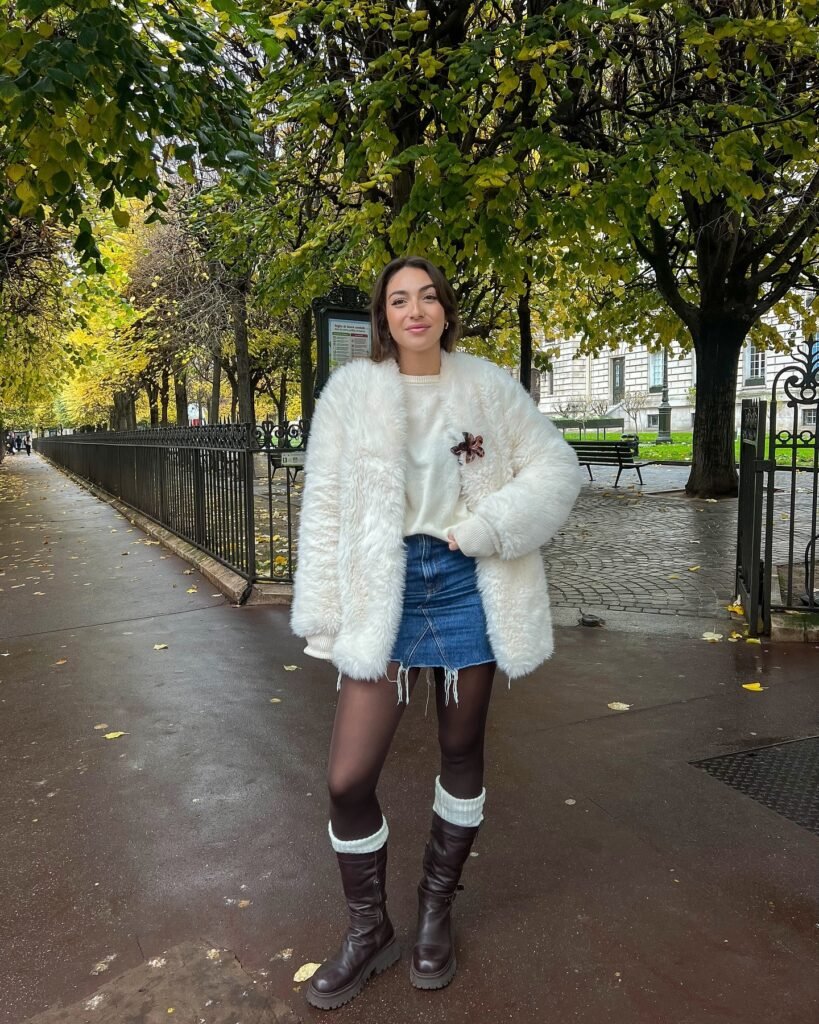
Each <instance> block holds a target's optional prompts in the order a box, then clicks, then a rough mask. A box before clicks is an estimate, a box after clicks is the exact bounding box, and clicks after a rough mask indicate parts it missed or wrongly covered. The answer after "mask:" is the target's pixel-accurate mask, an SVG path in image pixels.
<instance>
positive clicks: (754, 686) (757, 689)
mask: <svg viewBox="0 0 819 1024" xmlns="http://www.w3.org/2000/svg"><path fill="white" fill-rule="evenodd" d="M742 689H743V690H752V691H753V692H754V693H762V691H763V690H767V689H768V687H767V686H763V685H762V683H743V684H742Z"/></svg>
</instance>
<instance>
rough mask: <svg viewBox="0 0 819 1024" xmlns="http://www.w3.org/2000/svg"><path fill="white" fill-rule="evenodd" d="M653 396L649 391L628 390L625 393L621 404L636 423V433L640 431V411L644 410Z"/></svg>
mask: <svg viewBox="0 0 819 1024" xmlns="http://www.w3.org/2000/svg"><path fill="white" fill-rule="evenodd" d="M650 398H651V396H650V395H649V393H648V391H627V392H626V393H625V394H624V395H623V400H622V401H621V403H620V404H621V405H622V406H623V409H624V410H625V413H626V415H627V416H628V418H629V419H630V420H631V422H632V423H633V424H634V433H635V434H639V433H640V413H642V412H643V411H644V409H645V408H646V406H647V405H648V403H649V400H650Z"/></svg>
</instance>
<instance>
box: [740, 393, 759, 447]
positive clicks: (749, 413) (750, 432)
mask: <svg viewBox="0 0 819 1024" xmlns="http://www.w3.org/2000/svg"><path fill="white" fill-rule="evenodd" d="M758 434H759V402H754V403H753V404H751V403H750V402H749V403H748V404H747V405H745V404H743V406H742V440H743V441H756V439H757V436H758Z"/></svg>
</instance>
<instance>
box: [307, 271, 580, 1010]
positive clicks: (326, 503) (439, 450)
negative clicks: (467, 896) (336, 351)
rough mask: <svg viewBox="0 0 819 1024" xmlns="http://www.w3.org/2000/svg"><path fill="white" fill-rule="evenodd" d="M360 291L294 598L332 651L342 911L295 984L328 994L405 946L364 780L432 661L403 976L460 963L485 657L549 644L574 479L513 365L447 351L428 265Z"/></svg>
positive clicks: (323, 437)
mask: <svg viewBox="0 0 819 1024" xmlns="http://www.w3.org/2000/svg"><path fill="white" fill-rule="evenodd" d="M371 311H372V312H371V315H372V329H373V344H372V357H371V359H360V360H356V361H354V362H352V363H348V364H347V365H346V366H343V367H342V368H340V369H339V370H337V371H336V372H335V373H334V374H333V376H332V377H331V379H330V381H329V382H328V384H327V386H326V388H325V389H324V391H323V393H322V395H321V398H320V400H319V402H318V403H317V408H316V413H315V417H314V419H313V423H312V427H311V431H310V441H309V445H308V452H307V460H306V466H305V484H304V492H303V499H302V500H303V504H302V512H301V527H300V541H299V566H298V571H297V573H296V581H295V593H294V598H293V608H292V627H293V631H294V632H295V633H296V634H297V635H299V636H303V637H305V638H306V639H307V647H306V648H305V652H306V653H307V654H310V655H313V656H315V657H317V658H324V659H327V660H330V661H332V662H333V663H334V664H335V665H336V667H337V668H338V670H339V675H338V690H339V697H338V705H337V709H336V716H335V723H334V725H333V735H332V740H331V744H330V758H329V769H328V786H329V791H330V823H329V833H330V842H331V845H332V847H333V849H334V850H335V852H336V854H337V856H338V863H339V868H340V871H341V880H342V886H343V889H344V894H345V897H346V899H347V904H348V910H349V916H350V926H349V929H348V931H347V933H346V935H345V937H344V939H343V941H342V945H341V949H340V950H339V952H338V953H337V955H336V956H335V957H333V958H332V959H331V960H328V961H326V962H325V963H324V964H323V965H322V966H321V968H320V969H319V970H318V971H317V972H316V973H315V974H314V976H313V978H312V980H311V983H310V986H309V989H308V992H307V999H308V1001H309V1002H310V1003H311V1004H312V1005H313V1006H317V1007H320V1008H322V1009H333V1008H335V1007H337V1006H341V1005H343V1004H344V1003H346V1002H349V1000H350V999H352V998H353V997H354V996H356V995H358V993H359V992H360V991H361V990H362V988H363V987H364V985H365V983H366V981H367V979H368V978H369V977H370V976H371V975H372V974H374V973H378V972H380V971H382V970H384V969H385V968H387V967H389V966H390V965H391V964H393V963H395V961H396V960H397V959H398V958H399V956H400V950H399V948H398V944H397V942H396V938H395V934H394V932H393V927H392V924H391V923H390V920H389V917H388V916H387V912H386V892H385V879H386V866H387V837H388V828H387V822H386V820H385V819H384V817H383V815H382V813H381V808H380V806H379V804H378V799H377V797H376V785H377V783H378V778H379V775H380V773H381V769H382V767H383V765H384V761H385V759H386V757H387V753H388V751H389V748H390V744H391V741H392V738H393V735H394V733H395V730H396V728H397V726H398V723H399V721H400V719H401V715H402V713H403V711H404V707H405V706H406V704H407V703H408V701H409V699H410V694H411V692H412V689H413V687H414V685H415V682H416V680H417V678H418V675H419V672H420V670H421V669H422V668H429V669H432V670H433V671H434V677H435V682H436V707H437V712H438V732H439V742H440V748H441V770H440V775H439V777H438V778H437V779H436V780H435V797H434V803H433V816H432V830H431V835H430V839H429V842H428V843H427V846H426V852H425V854H424V858H423V876H422V879H421V883H420V885H419V888H418V897H419V912H418V933H417V942H416V945H415V949H414V950H413V956H412V964H411V966H410V980H411V982H412V984H413V985H414V986H415V987H416V988H422V989H437V988H443V987H444V986H445V985H448V984H449V982H450V981H451V980H452V978H453V977H454V975H455V969H456V961H455V952H454V949H453V944H452V933H451V928H450V909H451V905H452V901H453V899H454V896H455V892H456V888H457V886H458V881H459V879H460V876H461V870H462V868H463V865H464V863H465V861H466V859H467V857H468V856H469V851H470V848H471V846H472V843H473V840H474V838H475V835H476V833H477V831H478V826H479V825H480V823H481V821H482V820H483V806H484V799H485V790H484V787H483V752H484V730H485V726H486V718H487V712H488V709H489V698H490V696H491V692H492V680H493V677H494V674H495V667H496V664H497V665H499V666H500V668H501V669H502V670H503V671H504V672H506V673H507V675H508V677H509V679H510V680H511V679H514V678H517V677H518V676H522V675H524V674H526V673H527V672H531V671H532V670H533V669H534V668H536V667H537V666H538V665H539V664H540V663H541V662H542V661H543V660H544V659H546V658H548V657H549V656H550V654H551V653H552V630H551V620H550V614H549V598H548V593H547V589H546V580H545V576H544V569H543V562H542V559H541V556H540V553H539V549H540V547H541V546H542V545H543V544H545V543H546V541H548V540H549V538H550V537H552V536H553V535H554V533H555V532H556V531H557V530H558V529H559V527H560V526H561V524H562V523H563V522H564V520H565V519H566V517H567V516H568V514H569V511H570V509H571V507H572V505H573V503H574V500H575V498H576V497H577V493H578V491H579V489H580V483H581V476H580V472H579V470H578V466H577V460H576V458H575V455H574V453H573V451H572V450H571V448H570V447H569V446H568V445H567V444H565V442H564V441H563V439H562V438H561V436H560V434H559V432H558V431H557V430H556V429H555V428H554V426H552V424H551V423H550V422H549V421H548V420H547V419H545V417H543V416H542V415H541V413H540V412H538V410H537V408H536V407H535V405H534V403H533V402H532V400H531V398H530V397H529V396H528V395H527V394H526V393H525V391H523V389H522V388H521V387H520V385H519V384H518V383H516V382H515V381H514V380H513V379H512V377H510V376H509V374H508V373H506V372H505V371H504V370H502V369H500V368H499V367H497V366H495V365H494V364H492V363H489V362H486V361H484V360H482V359H477V358H475V357H473V356H469V355H465V354H462V353H455V352H453V349H454V347H455V343H456V341H457V339H458V337H459V336H460V323H459V319H458V311H457V308H456V304H455V297H454V294H453V291H452V288H451V287H450V285H449V283H448V282H447V280H446V279H445V277H444V276H443V274H442V273H441V272H440V270H438V269H437V267H435V266H433V265H432V264H431V263H429V262H428V261H427V260H424V259H420V258H408V259H398V260H394V261H393V262H392V263H390V264H389V265H388V266H387V267H386V268H385V269H384V271H383V272H382V273H381V275H380V277H379V279H378V281H377V282H376V285H375V288H374V291H373V297H372V306H371ZM396 691H397V699H396Z"/></svg>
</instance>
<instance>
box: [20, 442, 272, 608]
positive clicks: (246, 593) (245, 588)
mask: <svg viewBox="0 0 819 1024" xmlns="http://www.w3.org/2000/svg"><path fill="white" fill-rule="evenodd" d="M37 454H38V455H39V456H40V458H41V459H42V460H43V461H44V462H47V463H48V464H49V465H50V466H53V467H54V469H56V470H58V471H59V472H60V473H62V474H63V475H64V476H67V477H68V479H69V480H71V481H73V482H74V483H75V484H77V485H78V486H79V487H82V489H83V490H84V491H88V492H89V494H93V495H94V497H95V498H97V499H98V500H99V501H103V502H105V504H106V505H110V506H111V508H113V509H115V510H116V511H117V512H119V513H120V515H122V516H125V518H126V519H127V520H128V522H129V523H131V525H132V526H136V527H137V528H138V529H140V530H142V532H143V533H146V534H147V535H148V536H149V537H152V538H153V539H154V540H158V541H159V542H160V544H161V545H162V546H163V547H164V548H167V549H168V551H171V552H173V554H175V555H178V556H179V557H180V558H182V559H184V561H186V562H188V563H189V564H190V565H193V566H196V568H197V569H198V570H199V572H201V574H202V575H203V576H204V577H205V579H206V580H207V581H208V582H209V583H212V584H213V585H214V586H215V587H216V588H217V590H219V591H220V592H221V593H222V594H224V595H225V597H227V598H228V599H229V600H230V601H231V602H232V603H233V604H237V605H238V604H245V603H246V602H247V600H248V598H249V597H252V596H253V591H255V590H257V589H258V587H259V585H258V584H255V585H251V584H249V583H248V581H247V580H246V579H245V578H244V576H240V575H239V573H237V572H234V570H233V569H228V567H227V566H225V565H222V563H221V562H218V561H217V560H216V559H215V558H213V557H212V556H211V555H207V554H205V552H204V551H201V550H200V549H199V548H197V547H196V546H195V545H194V544H191V543H190V542H189V541H186V540H183V539H182V538H181V537H178V536H177V535H176V534H175V533H172V532H171V531H170V530H168V529H166V528H165V527H164V526H160V525H159V524H158V523H155V522H154V521H153V519H149V518H148V516H146V515H145V514H144V513H143V512H138V511H137V510H136V509H135V508H132V507H131V506H130V505H126V504H125V502H124V501H120V500H119V498H115V497H114V495H113V494H109V493H108V491H106V490H103V488H102V487H98V486H97V485H96V484H92V483H91V482H90V481H89V480H84V479H83V478H82V477H81V476H77V474H76V473H73V472H72V471H71V470H70V469H66V468H65V467H64V466H60V465H58V464H57V463H56V462H52V460H51V459H49V458H47V457H46V456H45V455H43V454H42V452H38V453H37ZM273 586H282V584H273ZM289 589H290V590H291V591H292V587H291V588H289ZM289 602H290V598H289V597H288V598H287V599H286V601H285V600H283V599H281V598H279V599H278V600H274V601H270V600H263V601H260V600H256V601H253V603H254V604H284V603H289Z"/></svg>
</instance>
